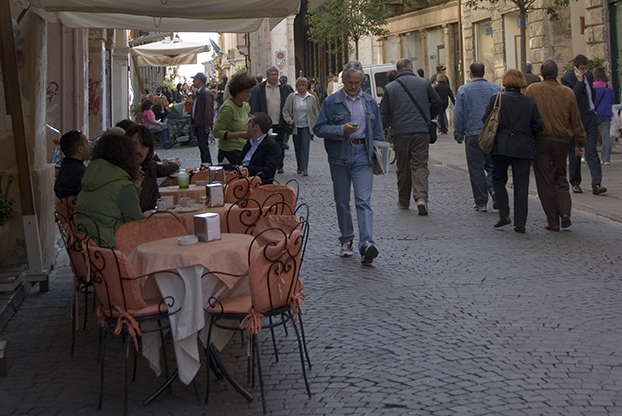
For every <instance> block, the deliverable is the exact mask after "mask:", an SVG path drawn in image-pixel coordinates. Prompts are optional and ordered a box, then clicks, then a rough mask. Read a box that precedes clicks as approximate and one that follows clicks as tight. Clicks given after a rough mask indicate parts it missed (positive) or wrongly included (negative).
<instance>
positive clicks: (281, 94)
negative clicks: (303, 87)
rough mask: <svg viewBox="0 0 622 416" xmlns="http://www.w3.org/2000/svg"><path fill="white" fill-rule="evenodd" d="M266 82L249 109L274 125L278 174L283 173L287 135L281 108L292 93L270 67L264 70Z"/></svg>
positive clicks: (274, 69)
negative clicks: (278, 149) (279, 154)
mask: <svg viewBox="0 0 622 416" xmlns="http://www.w3.org/2000/svg"><path fill="white" fill-rule="evenodd" d="M266 76H267V78H268V79H267V80H266V81H265V82H263V83H262V84H261V85H260V86H259V91H258V92H257V101H256V102H255V103H254V105H253V107H251V113H252V114H255V113H257V112H261V113H266V114H268V115H269V116H270V118H271V119H272V122H273V123H274V124H273V125H272V133H274V134H276V142H277V143H278V144H279V146H281V161H280V162H279V166H278V170H277V172H278V173H283V156H284V155H285V135H286V134H288V130H289V129H288V125H287V123H286V122H285V120H284V119H283V106H284V105H285V100H286V99H287V96H288V95H289V94H291V93H292V92H294V89H293V88H292V87H291V85H287V84H282V83H280V82H279V70H278V69H277V67H275V66H271V67H269V68H268V69H267V70H266Z"/></svg>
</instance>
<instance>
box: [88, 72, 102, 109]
mask: <svg viewBox="0 0 622 416" xmlns="http://www.w3.org/2000/svg"><path fill="white" fill-rule="evenodd" d="M99 84H101V81H93V80H92V79H89V115H93V116H96V115H97V114H99V110H100V108H101V95H98V92H99Z"/></svg>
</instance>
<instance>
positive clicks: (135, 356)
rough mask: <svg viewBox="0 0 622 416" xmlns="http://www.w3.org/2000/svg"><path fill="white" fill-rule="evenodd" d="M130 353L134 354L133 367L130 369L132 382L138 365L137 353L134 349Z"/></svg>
mask: <svg viewBox="0 0 622 416" xmlns="http://www.w3.org/2000/svg"><path fill="white" fill-rule="evenodd" d="M132 355H133V356H134V369H133V370H132V383H133V382H135V381H136V367H137V366H138V354H137V352H136V350H134V352H133V354H132ZM167 378H168V377H167Z"/></svg>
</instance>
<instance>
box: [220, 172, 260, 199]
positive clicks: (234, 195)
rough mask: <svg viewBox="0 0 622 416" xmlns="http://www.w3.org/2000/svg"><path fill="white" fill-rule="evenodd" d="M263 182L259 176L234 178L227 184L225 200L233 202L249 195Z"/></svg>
mask: <svg viewBox="0 0 622 416" xmlns="http://www.w3.org/2000/svg"><path fill="white" fill-rule="evenodd" d="M260 184H261V179H260V178H259V177H258V176H251V177H250V178H240V179H234V180H232V181H230V182H229V183H227V185H226V186H225V202H226V203H229V204H233V203H235V202H237V201H239V200H240V199H244V198H247V197H248V195H249V194H250V193H251V192H252V191H253V190H254V189H256V188H257V187H258V186H259V185H260Z"/></svg>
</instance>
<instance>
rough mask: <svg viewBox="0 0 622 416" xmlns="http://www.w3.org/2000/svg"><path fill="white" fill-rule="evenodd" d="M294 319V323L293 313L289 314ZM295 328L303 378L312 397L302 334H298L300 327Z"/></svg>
mask: <svg viewBox="0 0 622 416" xmlns="http://www.w3.org/2000/svg"><path fill="white" fill-rule="evenodd" d="M289 315H290V317H291V318H292V323H293V322H294V317H293V316H292V313H291V312H290V313H289ZM293 326H294V332H296V339H297V340H298V352H300V364H302V376H303V378H304V379H305V387H306V388H307V394H308V395H309V397H311V389H310V388H309V380H307V370H306V369H305V357H304V356H303V355H302V341H301V340H300V334H299V333H298V327H297V326H296V325H293Z"/></svg>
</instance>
